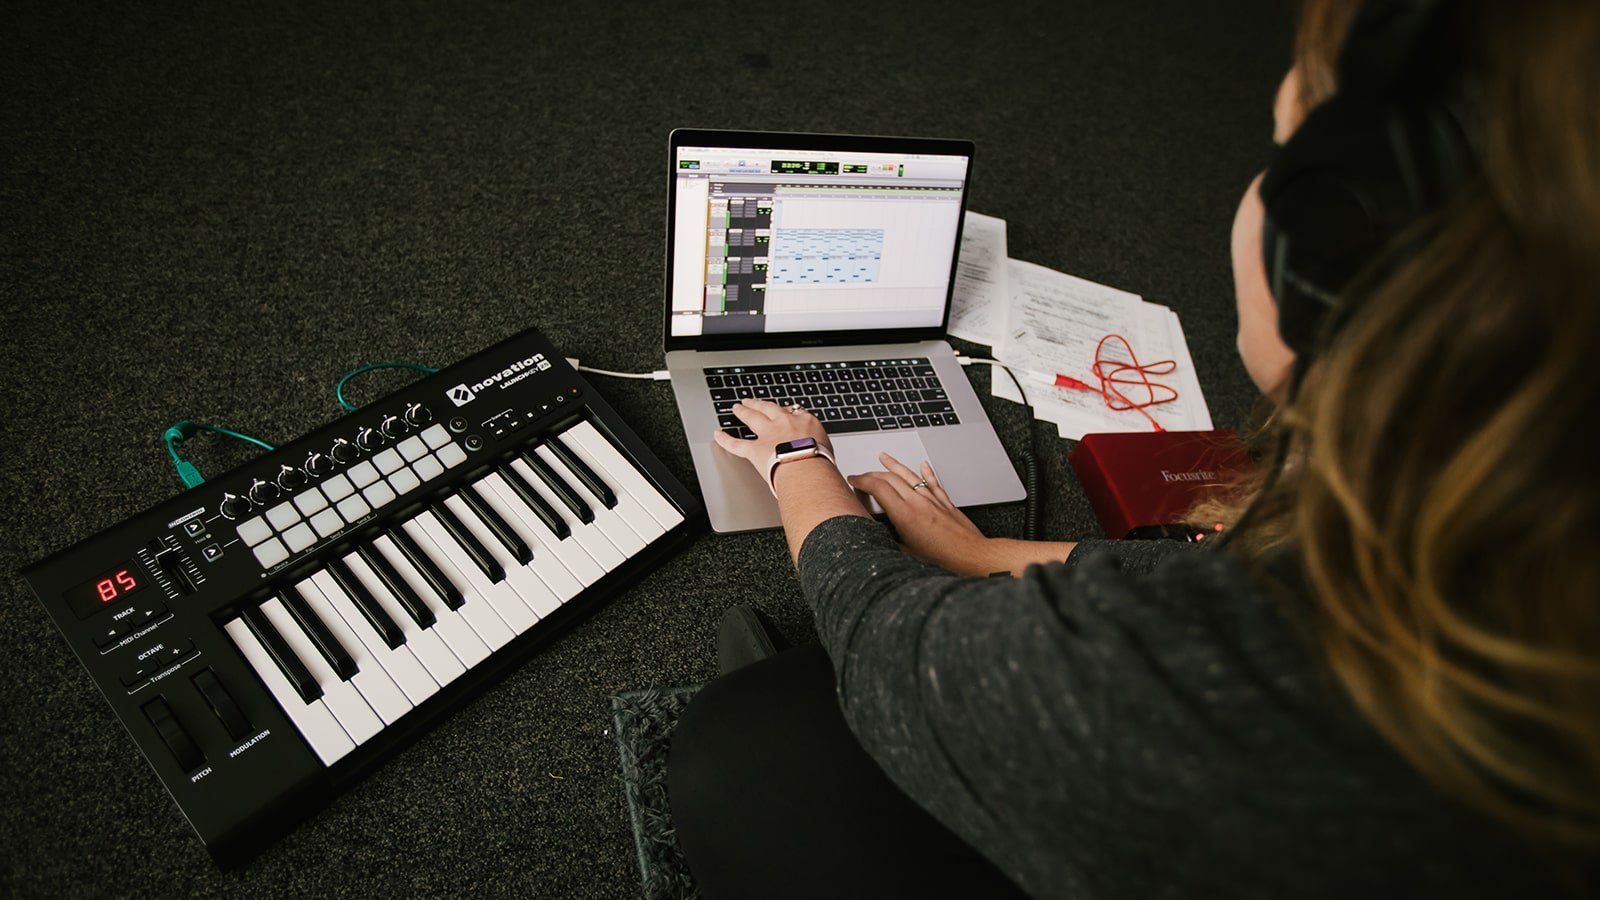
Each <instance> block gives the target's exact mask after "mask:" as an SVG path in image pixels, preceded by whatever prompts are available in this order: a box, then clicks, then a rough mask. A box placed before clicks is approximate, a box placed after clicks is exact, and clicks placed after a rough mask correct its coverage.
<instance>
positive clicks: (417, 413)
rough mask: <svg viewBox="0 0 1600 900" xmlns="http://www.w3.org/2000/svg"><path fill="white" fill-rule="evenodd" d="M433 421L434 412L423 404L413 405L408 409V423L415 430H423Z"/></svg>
mask: <svg viewBox="0 0 1600 900" xmlns="http://www.w3.org/2000/svg"><path fill="white" fill-rule="evenodd" d="M432 421H433V412H432V411H431V410H429V409H428V408H427V407H426V406H423V405H422V404H421V403H413V404H411V405H410V406H408V407H406V422H407V423H409V424H410V425H411V426H412V427H413V428H421V427H422V426H424V425H426V424H428V423H429V422H432Z"/></svg>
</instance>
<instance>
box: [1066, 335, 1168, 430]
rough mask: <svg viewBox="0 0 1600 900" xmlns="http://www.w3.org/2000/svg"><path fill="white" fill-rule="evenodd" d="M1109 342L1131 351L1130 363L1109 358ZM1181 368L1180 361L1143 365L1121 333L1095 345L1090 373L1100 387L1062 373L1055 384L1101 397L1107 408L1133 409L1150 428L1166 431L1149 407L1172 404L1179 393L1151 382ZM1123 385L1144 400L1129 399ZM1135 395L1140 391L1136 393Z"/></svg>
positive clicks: (1166, 360) (1129, 353) (1104, 338)
mask: <svg viewBox="0 0 1600 900" xmlns="http://www.w3.org/2000/svg"><path fill="white" fill-rule="evenodd" d="M1107 341H1116V342H1117V343H1120V344H1121V345H1122V348H1123V349H1124V350H1126V351H1127V352H1128V360H1127V361H1126V362H1123V361H1122V360H1116V359H1109V358H1107V356H1106V342H1107ZM1177 368H1178V363H1177V361H1176V360H1171V359H1163V360H1161V361H1159V362H1153V363H1140V362H1139V357H1138V356H1136V355H1134V352H1133V345H1132V344H1129V343H1128V339H1127V338H1125V337H1123V336H1122V335H1120V334H1108V335H1106V336H1105V337H1103V338H1101V339H1100V343H1099V344H1096V345H1095V348H1094V365H1093V366H1090V368H1089V371H1091V372H1093V373H1094V377H1095V378H1097V379H1099V381H1100V386H1099V387H1095V386H1094V385H1092V384H1089V383H1088V382H1085V381H1079V380H1078V379H1076V378H1073V377H1071V376H1069V375H1062V374H1059V373H1057V375H1056V381H1055V384H1056V387H1064V388H1070V389H1072V390H1076V391H1088V392H1090V393H1093V394H1099V395H1100V396H1101V397H1102V398H1103V399H1104V400H1105V401H1106V406H1107V407H1108V408H1109V409H1112V410H1115V411H1117V412H1122V411H1124V410H1129V409H1131V410H1135V411H1137V412H1138V413H1139V414H1140V415H1142V416H1144V417H1145V418H1146V419H1147V420H1149V422H1150V426H1151V427H1152V428H1154V429H1155V430H1156V431H1166V429H1165V428H1162V427H1161V423H1160V422H1157V421H1156V419H1155V416H1152V415H1150V413H1149V412H1148V407H1151V406H1160V405H1161V404H1163V403H1171V402H1172V401H1174V400H1176V399H1178V391H1177V389H1175V388H1173V387H1171V386H1170V385H1165V384H1162V383H1160V382H1157V381H1151V380H1150V376H1151V375H1170V374H1172V373H1173V371H1175V370H1176V369H1177ZM1122 386H1127V387H1136V388H1139V389H1141V391H1142V398H1141V399H1139V400H1134V399H1131V398H1129V397H1128V395H1127V394H1124V393H1123V392H1122ZM1135 393H1139V392H1138V391H1136V392H1135Z"/></svg>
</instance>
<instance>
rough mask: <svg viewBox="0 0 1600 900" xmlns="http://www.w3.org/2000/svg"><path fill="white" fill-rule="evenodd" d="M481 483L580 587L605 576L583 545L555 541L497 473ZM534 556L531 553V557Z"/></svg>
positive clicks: (547, 528)
mask: <svg viewBox="0 0 1600 900" xmlns="http://www.w3.org/2000/svg"><path fill="white" fill-rule="evenodd" d="M524 468H526V466H524ZM481 483H482V484H486V485H490V486H493V487H494V489H495V491H496V492H497V493H499V495H500V497H501V498H502V499H503V500H505V501H506V504H507V505H509V506H510V507H511V508H512V509H514V510H515V511H516V513H517V516H518V517H519V518H520V519H521V521H522V522H523V523H524V524H525V525H526V526H527V527H528V529H529V531H531V532H532V533H534V534H536V535H537V536H538V540H539V542H540V543H541V544H543V546H545V547H546V548H548V549H549V551H550V552H551V553H552V554H553V555H554V556H555V558H556V559H557V560H559V561H560V562H561V565H562V566H563V567H564V568H565V569H566V570H567V571H568V572H571V573H572V575H573V577H574V578H576V579H578V581H580V582H582V583H583V585H584V587H588V586H589V585H591V584H594V583H595V582H596V581H599V580H600V579H601V577H602V576H604V575H605V574H606V570H605V569H603V568H601V567H600V564H599V563H598V562H596V561H595V558H594V557H593V556H591V555H590V554H589V552H588V551H587V550H585V549H584V548H583V544H582V543H581V542H579V541H578V540H577V539H576V538H573V537H571V536H568V537H567V538H566V539H565V540H562V539H560V538H558V537H556V535H555V532H553V531H551V530H550V529H549V527H548V526H546V525H545V523H544V520H543V519H541V518H539V514H538V513H536V512H534V511H533V510H532V509H531V508H529V507H528V504H527V502H526V501H524V500H523V499H522V496H521V495H520V494H518V493H517V492H516V489H515V488H513V487H511V485H509V484H507V483H506V482H505V479H504V478H502V477H501V476H500V475H499V474H498V473H493V474H491V475H489V477H487V478H485V479H484V480H483V481H482V482H481ZM541 496H543V495H541ZM612 549H616V548H612ZM537 552H538V551H535V553H537Z"/></svg>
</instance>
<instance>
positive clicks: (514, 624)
mask: <svg viewBox="0 0 1600 900" xmlns="http://www.w3.org/2000/svg"><path fill="white" fill-rule="evenodd" d="M412 524H415V525H417V526H418V527H419V528H421V529H422V530H423V531H424V532H425V533H426V534H427V536H428V538H429V539H430V540H432V541H433V544H434V546H435V547H437V548H438V550H439V553H440V554H441V557H440V559H439V565H440V566H441V567H446V566H449V567H452V569H453V571H451V570H447V572H446V574H448V575H450V577H452V578H460V579H463V580H464V581H465V582H466V584H465V585H464V586H463V590H462V593H463V594H464V595H465V596H466V600H467V602H466V605H464V606H463V607H462V608H461V611H462V614H463V615H465V616H466V617H467V621H468V622H471V623H472V627H473V628H474V629H476V630H477V631H478V635H479V636H480V637H482V638H483V640H484V643H486V644H488V645H489V646H491V647H493V648H495V649H496V650H498V649H500V647H502V646H503V645H505V644H506V643H507V642H508V641H510V640H511V638H513V637H515V636H516V635H519V634H521V633H523V632H524V631H527V630H528V629H529V628H532V627H533V623H535V622H537V621H539V617H538V616H535V615H534V614H533V610H532V609H531V608H529V606H528V604H526V603H524V602H523V601H522V598H521V597H520V596H518V595H517V592H516V591H515V590H513V589H512V588H511V585H509V584H507V583H506V580H505V579H504V578H501V579H500V580H499V581H490V580H489V579H488V578H486V577H484V574H483V573H482V572H480V571H478V570H477V569H476V568H475V567H474V565H473V562H472V560H470V559H468V558H467V557H466V554H465V553H463V552H462V550H461V547H460V545H459V544H456V543H454V542H453V541H452V539H451V535H450V532H449V531H448V530H447V529H446V528H445V527H444V525H442V524H441V523H440V520H439V518H438V517H437V516H436V515H435V514H434V513H432V512H425V513H423V514H421V515H419V516H417V517H416V518H415V519H413V520H412ZM480 623H482V625H483V626H484V627H487V628H488V629H489V630H490V632H492V633H493V636H492V637H491V635H490V634H485V633H484V630H483V628H481V627H480ZM496 625H498V626H499V628H500V629H503V631H504V633H503V634H502V633H501V631H499V630H496V628H495V626H496ZM497 641H498V643H496V642H497Z"/></svg>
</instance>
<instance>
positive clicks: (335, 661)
mask: <svg viewBox="0 0 1600 900" xmlns="http://www.w3.org/2000/svg"><path fill="white" fill-rule="evenodd" d="M278 599H279V600H281V601H283V608H284V609H286V610H288V611H289V617H290V618H292V619H294V621H295V624H297V625H299V626H300V630H301V631H304V632H305V633H306V637H309V638H310V639H311V643H313V644H315V645H316V647H317V651H318V652H319V653H321V654H322V658H323V659H326V660H327V661H328V665H329V666H330V667H331V668H332V669H333V671H334V673H335V674H337V675H338V676H339V680H340V681H349V680H350V679H352V678H354V677H355V675H356V661H355V660H354V659H352V658H351V656H350V654H349V653H347V652H345V649H344V645H343V644H340V643H339V641H338V639H337V638H335V637H334V636H333V632H331V631H329V630H328V625H327V623H325V622H323V621H322V617H321V616H319V615H317V613H316V610H314V609H312V608H311V607H310V606H308V605H307V604H306V598H304V597H302V596H300V592H299V591H297V590H295V589H294V588H292V587H284V588H282V589H280V590H279V591H278Z"/></svg>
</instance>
